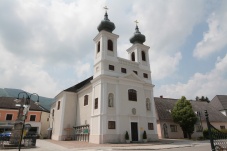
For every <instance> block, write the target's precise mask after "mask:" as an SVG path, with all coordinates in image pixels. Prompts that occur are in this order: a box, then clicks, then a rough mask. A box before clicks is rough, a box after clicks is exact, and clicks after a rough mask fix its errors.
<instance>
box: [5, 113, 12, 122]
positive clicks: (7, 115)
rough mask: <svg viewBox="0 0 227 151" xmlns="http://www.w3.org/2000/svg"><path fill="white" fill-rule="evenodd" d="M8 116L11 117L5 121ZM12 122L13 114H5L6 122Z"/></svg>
mask: <svg viewBox="0 0 227 151" xmlns="http://www.w3.org/2000/svg"><path fill="white" fill-rule="evenodd" d="M8 115H9V116H10V115H11V119H7V116H8ZM12 120H13V114H11V113H7V114H6V121H12Z"/></svg>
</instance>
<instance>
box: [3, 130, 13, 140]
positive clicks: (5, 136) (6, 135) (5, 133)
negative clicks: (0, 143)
mask: <svg viewBox="0 0 227 151" xmlns="http://www.w3.org/2000/svg"><path fill="white" fill-rule="evenodd" d="M11 134H12V133H11V131H5V132H3V133H1V134H0V139H1V140H4V141H9V139H10V136H11Z"/></svg>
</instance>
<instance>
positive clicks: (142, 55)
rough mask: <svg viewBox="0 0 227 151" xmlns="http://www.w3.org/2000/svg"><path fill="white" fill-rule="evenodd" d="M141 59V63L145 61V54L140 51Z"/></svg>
mask: <svg viewBox="0 0 227 151" xmlns="http://www.w3.org/2000/svg"><path fill="white" fill-rule="evenodd" d="M141 59H142V61H146V53H145V52H144V51H141Z"/></svg>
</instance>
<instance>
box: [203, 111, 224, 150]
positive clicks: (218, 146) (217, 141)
mask: <svg viewBox="0 0 227 151" xmlns="http://www.w3.org/2000/svg"><path fill="white" fill-rule="evenodd" d="M205 116H206V122H207V127H208V132H209V139H210V145H211V150H212V151H227V133H223V132H221V131H219V130H218V129H216V128H215V127H214V126H213V125H211V124H210V121H209V115H208V113H207V110H205Z"/></svg>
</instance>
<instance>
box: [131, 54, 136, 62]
mask: <svg viewBox="0 0 227 151" xmlns="http://www.w3.org/2000/svg"><path fill="white" fill-rule="evenodd" d="M131 61H136V59H135V52H132V54H131Z"/></svg>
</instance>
